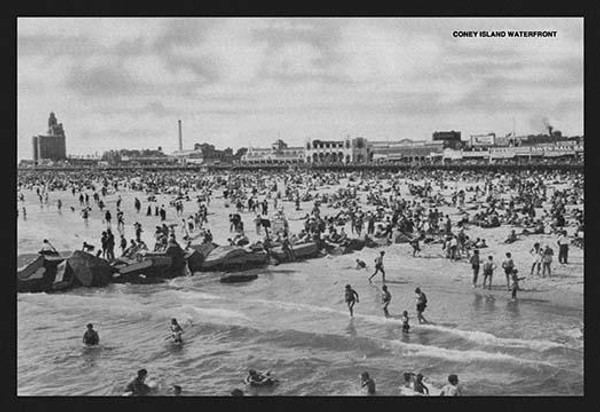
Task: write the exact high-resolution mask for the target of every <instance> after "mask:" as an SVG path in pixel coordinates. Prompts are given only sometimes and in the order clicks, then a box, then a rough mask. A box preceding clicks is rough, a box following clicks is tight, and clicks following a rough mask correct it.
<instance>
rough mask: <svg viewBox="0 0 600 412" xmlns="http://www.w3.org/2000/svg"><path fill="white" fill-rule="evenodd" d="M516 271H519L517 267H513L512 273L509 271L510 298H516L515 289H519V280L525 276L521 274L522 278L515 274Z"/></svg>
mask: <svg viewBox="0 0 600 412" xmlns="http://www.w3.org/2000/svg"><path fill="white" fill-rule="evenodd" d="M517 273H519V271H518V270H517V269H513V271H512V273H511V279H512V285H511V291H512V293H511V295H510V297H511V299H512V300H517V291H518V290H519V281H520V280H523V279H525V276H523V277H522V278H520V277H518V276H517Z"/></svg>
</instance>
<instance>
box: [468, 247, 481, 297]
mask: <svg viewBox="0 0 600 412" xmlns="http://www.w3.org/2000/svg"><path fill="white" fill-rule="evenodd" d="M469 263H470V264H471V269H473V287H474V288H476V287H477V276H478V275H479V265H480V263H481V258H480V257H479V249H475V250H473V255H472V256H471V258H470V259H469Z"/></svg>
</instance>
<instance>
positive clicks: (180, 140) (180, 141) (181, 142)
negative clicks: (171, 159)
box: [177, 120, 183, 152]
mask: <svg viewBox="0 0 600 412" xmlns="http://www.w3.org/2000/svg"><path fill="white" fill-rule="evenodd" d="M177 123H179V151H180V152H181V151H182V150H183V136H182V134H181V120H177Z"/></svg>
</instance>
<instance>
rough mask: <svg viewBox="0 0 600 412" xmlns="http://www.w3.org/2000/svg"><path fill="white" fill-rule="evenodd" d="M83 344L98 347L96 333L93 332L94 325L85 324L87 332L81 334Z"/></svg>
mask: <svg viewBox="0 0 600 412" xmlns="http://www.w3.org/2000/svg"><path fill="white" fill-rule="evenodd" d="M83 343H84V344H86V345H98V344H99V343H100V337H99V336H98V332H96V331H95V330H94V325H92V324H91V323H88V324H87V330H86V331H85V333H84V334H83Z"/></svg>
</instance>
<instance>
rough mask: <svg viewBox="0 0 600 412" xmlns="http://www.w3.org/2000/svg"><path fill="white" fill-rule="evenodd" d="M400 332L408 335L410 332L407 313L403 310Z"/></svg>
mask: <svg viewBox="0 0 600 412" xmlns="http://www.w3.org/2000/svg"><path fill="white" fill-rule="evenodd" d="M401 319H402V332H404V333H408V331H409V330H410V325H409V324H408V311H407V310H405V311H404V312H402V318H401Z"/></svg>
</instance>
